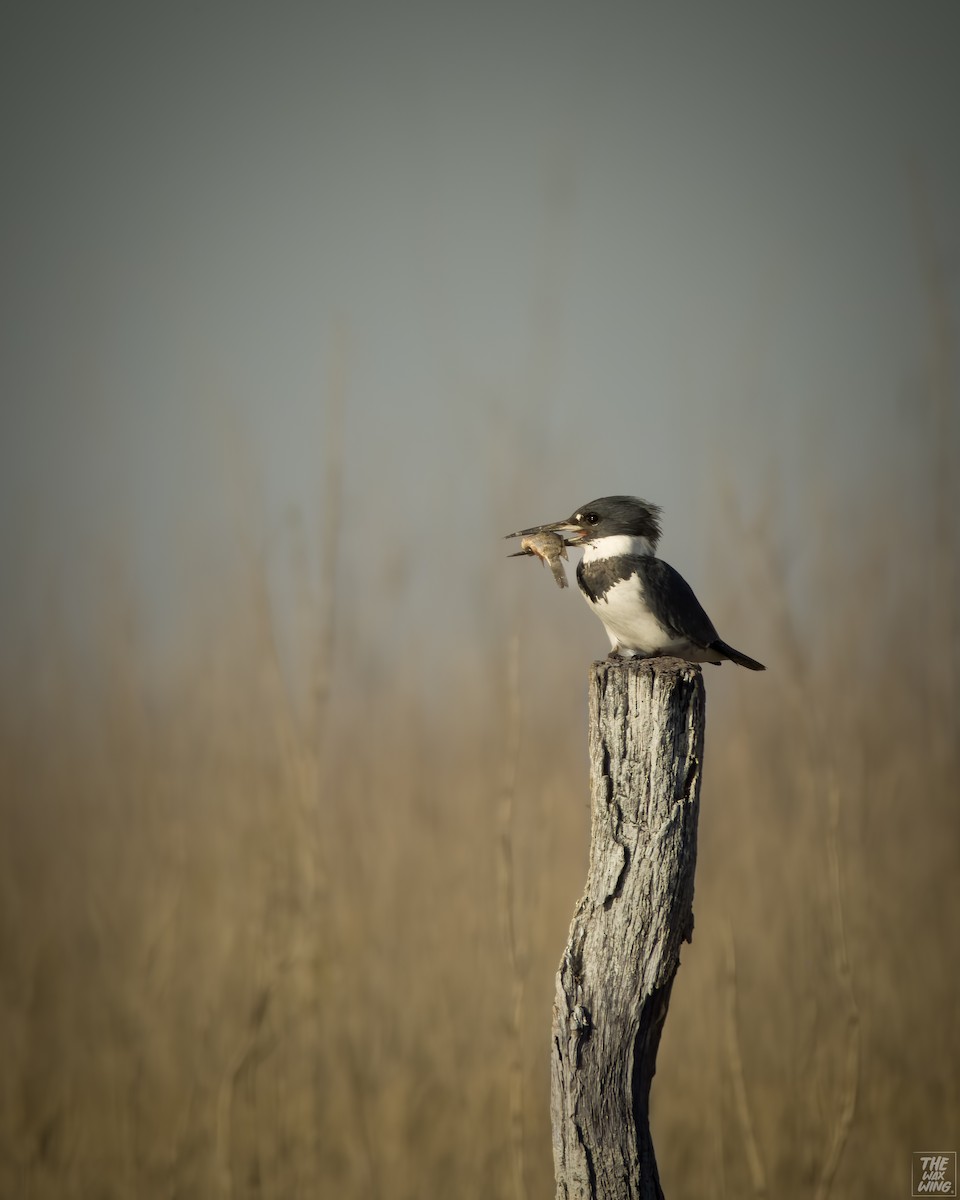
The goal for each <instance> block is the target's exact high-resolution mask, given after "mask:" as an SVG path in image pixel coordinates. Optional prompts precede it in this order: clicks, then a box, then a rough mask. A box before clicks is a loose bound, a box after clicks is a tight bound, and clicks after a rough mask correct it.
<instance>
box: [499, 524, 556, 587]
mask: <svg viewBox="0 0 960 1200" xmlns="http://www.w3.org/2000/svg"><path fill="white" fill-rule="evenodd" d="M507 537H520V534H518V533H508V534H507ZM569 545H570V542H568V541H566V540H565V539H564V538H563V537H561V535H560V534H559V533H530V534H527V535H526V536H525V537H520V549H519V550H518V551H517V553H516V554H511V555H510V558H522V557H523V555H525V554H532V555H533V556H534V557H536V558H539V559H540V561H541V562H544V563H546V564H547V566H548V567H549V568H550V570H551V571H552V572H553V577H554V579H555V580H556V581H557V587H562V588H565V587H567V586H568V585H567V575H566V572H565V571H564V569H563V563H562V562H561V561H560V560H561V558H566V557H567V546H569Z"/></svg>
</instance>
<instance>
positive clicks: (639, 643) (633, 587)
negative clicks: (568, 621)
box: [587, 575, 676, 654]
mask: <svg viewBox="0 0 960 1200" xmlns="http://www.w3.org/2000/svg"><path fill="white" fill-rule="evenodd" d="M587 603H588V604H589V605H590V607H591V608H592V609H593V611H594V612H595V613H596V614H597V616H598V617H599V618H600V620H601V621H602V622H603V625H604V628H605V629H606V631H607V636H608V637H609V638H610V644H611V645H612V646H613V647H614V648H616V647H617V646H620V647H622V648H623V649H624V650H634V651H636V652H637V653H638V654H656V653H657V652H665V651H669V650H670V649H671V648H672V646H673V643H674V642H675V640H676V639H675V638H674V636H673V634H671V633H670V632H669V631H668V630H666V629H665V628H664V627H663V626H662V625H661V624H660V622H659V621H658V620H657V618H656V617H655V616H654V615H653V613H652V612H651V611H650V606H649V605H648V604H647V599H646V596H645V595H644V592H643V584H642V582H641V580H640V576H639V575H631V576H630V578H629V579H623V580H621V581H620V582H619V583H615V584H614V585H613V587H612V588H610V590H609V591H608V592H606V593H605V594H604V596H603V598H602V599H600V600H591V599H589V597H588V598H587Z"/></svg>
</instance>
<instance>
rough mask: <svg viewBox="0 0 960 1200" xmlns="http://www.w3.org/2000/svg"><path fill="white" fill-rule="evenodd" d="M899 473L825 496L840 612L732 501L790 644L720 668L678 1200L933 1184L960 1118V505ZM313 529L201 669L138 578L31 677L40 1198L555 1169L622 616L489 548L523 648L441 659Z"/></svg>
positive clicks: (216, 604) (771, 622)
mask: <svg viewBox="0 0 960 1200" xmlns="http://www.w3.org/2000/svg"><path fill="white" fill-rule="evenodd" d="M888 483H889V481H878V485H877V490H876V494H875V497H874V499H873V502H872V503H869V504H867V505H865V511H867V512H869V514H870V519H869V521H867V522H866V523H865V524H864V527H863V529H862V531H861V533H862V536H861V538H860V539H859V540H858V541H855V542H852V543H851V542H844V543H843V545H842V547H840V549H841V550H842V553H840V551H839V550H838V549H837V548H836V547H835V546H833V545H832V544H831V538H830V536H829V532H828V531H829V525H830V517H829V506H828V505H826V504H825V501H824V497H823V496H820V497H819V499H818V501H817V502H816V504H815V503H814V500H813V498H811V513H813V511H814V509H815V508H816V507H817V505H820V506H823V507H822V516H817V517H816V519H815V525H816V528H817V529H818V530H822V531H825V532H824V534H823V536H818V547H819V549H818V552H817V555H816V556H815V557H816V561H815V563H814V566H815V575H812V576H811V578H810V579H809V580H807V581H806V583H807V585H808V590H809V592H810V594H812V595H814V596H816V597H818V598H819V603H820V607H819V609H818V610H817V611H815V612H814V611H811V610H809V609H806V608H805V603H804V602H800V601H798V600H796V599H795V598H794V599H791V594H790V592H789V591H788V590H787V589H786V587H785V584H784V578H785V576H786V574H787V573H788V566H787V564H786V562H785V561H783V560H782V559H781V553H782V550H781V548H780V546H779V543H778V523H777V517H776V506H775V505H771V506H769V507H768V508H767V510H766V515H765V516H764V517H761V518H758V519H755V520H754V521H753V522H752V524H751V525H749V526H747V525H745V524H744V523H743V521H742V519H740V518H737V517H736V515H735V502H734V501H733V500H731V501H730V502H729V503H728V504H726V505H725V506H724V505H722V504H721V505H720V506H718V508H719V509H724V518H723V520H722V521H719V519H718V518H716V519H718V524H720V525H722V530H723V536H721V535H720V534H718V539H717V542H716V546H717V563H716V564H715V565H714V567H713V568H712V570H711V571H710V572H709V575H710V577H711V579H712V581H713V585H714V586H713V587H712V589H711V591H710V595H709V597H708V598H709V599H710V600H711V603H710V607H711V608H712V609H713V611H714V615H715V616H716V619H717V623H718V625H719V627H720V628H721V630H722V631H723V632H724V634H725V636H728V637H730V638H731V639H732V640H733V641H734V642H735V643H736V644H737V645H742V646H743V647H744V649H746V650H747V651H748V652H750V653H752V654H757V655H759V656H760V657H761V658H763V659H765V660H766V662H767V664H768V671H767V673H766V675H764V676H762V677H756V676H748V675H747V674H746V673H743V672H737V671H736V670H734V669H732V668H729V667H728V668H724V669H722V670H709V673H708V675H707V686H708V729H707V761H706V767H705V774H704V781H703V803H702V817H701V846H700V859H699V869H698V879H697V893H696V903H695V914H696V932H695V936H694V941H693V944H692V945H691V946H690V947H688V948H687V949H686V950H685V953H684V958H683V963H682V967H681V972H680V975H679V976H678V981H677V985H676V987H675V989H674V995H673V1002H672V1006H671V1010H670V1014H669V1018H668V1022H667V1026H666V1030H665V1035H664V1040H663V1045H662V1049H661V1054H660V1063H659V1070H658V1074H657V1078H656V1079H655V1081H654V1087H653V1119H654V1133H655V1144H656V1146H657V1152H658V1157H659V1160H660V1166H661V1175H662V1179H663V1183H664V1188H665V1191H666V1193H667V1194H668V1195H672V1196H693V1195H697V1196H705V1197H732V1196H750V1195H757V1196H764V1195H778V1196H783V1197H808V1196H825V1195H828V1194H831V1195H834V1196H850V1197H853V1196H868V1195H870V1196H878V1195H893V1196H897V1195H902V1194H907V1193H906V1188H907V1187H908V1180H909V1175H908V1172H909V1165H910V1153H911V1151H912V1150H914V1149H922V1148H931V1147H932V1148H948V1149H949V1148H952V1147H953V1146H954V1144H955V1140H956V1133H957V1130H958V1128H960V1119H958V1118H960V1095H958V1080H957V1071H956V1066H957V1063H958V1062H960V1015H958V1014H960V972H958V969H957V960H956V947H957V945H958V944H960V917H958V913H960V907H958V899H960V896H958V883H960V836H958V835H960V817H958V806H957V798H958V795H960V737H958V711H957V673H956V664H957V655H956V649H957V608H956V604H955V597H956V592H955V590H954V588H955V582H956V578H957V576H956V556H955V540H954V539H955V534H954V533H953V532H951V533H950V535H949V541H947V542H944V541H942V540H941V541H939V542H938V541H937V540H936V537H937V536H940V537H942V530H941V531H940V532H939V533H937V532H936V525H935V522H933V521H930V522H927V523H926V524H925V525H923V526H921V527H920V528H913V529H902V528H900V527H899V526H898V513H897V511H896V510H895V508H894V507H892V506H891V504H890V503H889V498H888V497H889V492H888ZM948 486H952V485H948ZM638 490H639V489H638ZM932 494H933V493H931V495H932ZM575 502H577V501H575ZM508 507H509V506H508ZM514 511H515V519H513V520H512V522H509V521H508V522H507V523H506V525H505V527H507V528H509V527H510V525H511V523H512V525H517V524H518V523H520V524H522V523H523V522H524V521H525V520H526V519H527V517H528V516H529V518H530V519H539V518H540V517H541V516H549V515H550V514H541V513H539V512H528V511H527V510H526V509H516V510H514ZM667 520H668V521H669V513H668V514H667ZM252 524H254V525H255V522H253V523H252ZM347 524H348V522H347ZM503 525H504V522H503V521H501V522H500V524H498V525H496V526H493V527H491V530H490V537H491V543H493V542H494V540H495V538H496V536H497V535H498V534H500V533H501V532H502V529H501V526H503ZM953 528H954V527H953V526H951V529H953ZM453 538H454V535H453V533H451V539H453ZM302 539H303V535H302V533H301V532H299V531H298V528H297V527H293V528H291V529H290V530H288V531H287V535H286V541H285V546H286V549H285V559H284V560H285V561H287V562H288V564H289V575H290V581H289V587H288V588H287V589H286V591H285V593H284V594H285V595H286V596H287V598H288V599H289V598H290V597H294V598H295V600H296V603H295V604H294V605H293V607H294V609H295V611H296V613H297V614H298V621H299V623H297V622H292V621H291V620H289V619H288V620H287V621H286V622H283V623H278V620H277V612H276V609H277V605H278V601H277V600H276V598H275V597H273V598H272V597H271V588H270V583H269V572H268V570H267V567H266V564H265V561H264V558H263V555H262V554H261V553H260V552H259V550H258V549H257V544H256V539H255V538H254V539H252V540H251V539H249V538H247V539H242V538H241V539H239V541H241V542H243V541H244V540H245V544H246V546H247V549H246V551H245V552H244V554H243V555H239V556H238V560H237V561H238V562H239V563H240V566H239V567H238V569H237V570H236V572H235V573H234V574H233V575H231V576H229V577H227V578H226V579H225V582H224V587H223V591H222V593H219V594H217V595H215V596H209V595H208V596H207V597H206V599H205V600H204V602H203V603H199V602H198V604H197V605H196V606H195V608H194V610H193V612H194V617H195V624H194V625H193V626H190V625H189V624H186V625H185V626H184V628H183V629H182V630H181V631H180V634H179V637H178V641H177V650H178V652H177V654H176V655H171V656H170V657H169V659H168V663H167V671H166V681H165V682H164V683H163V684H162V685H159V684H158V683H157V681H156V679H155V678H151V677H150V674H149V672H148V671H147V670H146V668H145V666H144V663H145V661H146V656H145V649H144V646H143V644H142V642H141V633H140V632H138V629H139V625H138V621H139V618H138V614H137V606H136V602H135V600H134V599H132V597H131V595H130V593H129V589H128V588H127V587H126V586H125V585H124V582H123V577H122V572H118V573H117V574H116V576H115V577H114V578H112V579H109V580H108V579H106V577H105V579H104V596H103V607H102V631H101V632H102V636H101V639H100V642H99V644H98V645H97V646H96V649H95V652H94V653H93V655H92V656H91V655H87V656H84V655H81V654H80V653H78V652H77V648H76V647H75V646H74V645H73V644H72V642H71V639H70V636H69V633H68V632H67V631H66V630H65V629H64V627H63V626H62V625H60V626H59V627H58V625H57V622H56V621H55V620H53V619H51V621H50V623H49V624H47V625H46V626H45V627H44V631H45V637H44V638H43V640H42V642H41V641H39V640H38V641H36V642H35V643H34V644H32V645H30V646H24V647H22V648H21V653H20V658H19V661H18V664H17V666H16V669H15V670H14V671H12V672H11V673H9V674H8V675H7V676H6V678H5V686H4V688H3V692H2V700H0V702H2V720H0V738H2V742H0V764H2V765H0V770H2V780H0V791H2V812H0V817H2V823H3V829H4V837H3V841H2V849H0V889H2V900H0V922H2V923H0V981H2V982H0V1004H2V1019H0V1030H2V1032H0V1037H2V1061H3V1063H4V1070H3V1072H2V1076H0V1194H2V1195H3V1196H11V1197H13V1196H23V1197H27V1196H29V1197H38V1198H44V1197H84V1198H86V1197H104V1198H107V1197H129V1196H137V1197H144V1198H150V1197H174V1196H176V1197H198V1198H199V1197H213V1196H224V1197H227V1196H230V1197H233V1196H242V1197H261V1196H262V1197H294V1196H304V1197H306V1196H320V1195H323V1196H333V1195H336V1196H341V1197H358V1198H359V1197H364V1198H367V1197H411V1198H412V1197H424V1196H433V1197H441V1196H442V1197H447V1196H457V1197H460V1196H463V1197H470V1196H476V1197H481V1196H482V1197H493V1196H497V1197H528V1196H529V1197H534V1196H544V1195H549V1194H551V1192H552V1161H551V1155H550V1135H549V1122H548V1072H547V1068H548V1058H547V1052H548V1044H549V1028H550V1006H551V1002H552V990H553V973H554V971H555V968H556V965H557V962H558V960H559V956H560V952H561V949H562V946H563V943H564V939H565V936H566V929H567V923H568V921H569V918H570V916H571V914H572V911H573V906H574V904H575V901H576V899H577V897H578V895H579V891H580V888H581V886H582V883H583V880H584V877H585V868H586V855H587V849H588V844H587V837H588V796H587V790H586V788H587V784H586V776H587V769H586V767H587V764H586V731H585V724H584V700H585V696H584V693H585V671H584V668H585V665H586V663H587V661H588V658H589V651H588V650H587V647H588V646H590V645H592V643H590V642H589V641H588V636H587V633H586V631H587V630H589V632H590V633H596V632H598V630H599V627H598V628H597V630H594V629H593V627H592V625H590V623H589V620H590V619H589V615H588V614H586V612H585V610H584V611H583V613H581V612H580V611H579V609H580V607H582V606H580V605H579V601H578V599H577V597H576V596H575V593H571V592H567V593H560V592H559V591H557V589H555V587H554V585H553V582H552V580H551V579H550V578H549V575H548V574H546V573H541V572H539V571H536V570H534V569H533V567H532V566H528V565H527V561H526V560H517V561H513V562H508V561H501V560H500V558H499V557H497V558H496V559H495V560H494V559H490V560H488V559H487V558H486V557H484V559H483V562H482V567H483V570H487V569H488V568H489V570H490V571H491V572H492V582H491V584H490V591H489V597H488V598H489V601H490V613H489V614H488V620H489V629H488V635H487V638H486V641H485V642H484V643H483V644H482V645H479V646H472V647H470V648H469V652H467V650H466V649H465V651H464V653H463V654H462V655H461V656H454V657H452V658H450V659H448V660H446V661H443V662H440V663H436V664H434V665H433V666H432V667H431V669H430V671H429V673H428V674H427V675H426V677H424V676H423V675H422V674H421V673H420V672H419V669H418V665H417V661H416V660H417V650H416V648H415V647H400V648H399V649H398V650H397V653H396V655H395V657H393V658H391V659H389V660H377V659H376V658H374V659H364V657H363V655H362V653H358V654H357V655H354V653H353V650H352V647H355V646H357V647H362V642H363V629H364V628H365V626H366V624H367V623H368V622H370V621H373V620H375V617H376V602H375V600H374V597H373V596H370V595H368V596H367V597H366V599H365V600H360V601H359V602H357V601H356V599H355V598H354V602H353V603H351V604H345V603H343V602H342V600H337V599H336V597H335V594H334V593H333V592H331V591H330V590H329V589H327V590H326V591H324V590H323V589H322V588H321V590H320V592H319V593H316V592H314V591H313V590H312V589H311V586H310V583H309V581H308V580H307V579H306V577H305V574H304V572H303V571H302V569H301V567H302V563H303V561H304V556H305V547H304V545H303V540H302ZM891 546H893V547H896V553H895V554H891V553H890V548H891ZM502 548H503V546H502V543H501V544H499V545H494V549H493V553H494V555H499V554H500V552H501V549H502ZM326 549H327V551H329V550H330V549H331V547H329V546H327V547H326ZM411 553H412V554H414V557H415V556H416V552H415V551H414V550H411ZM472 553H473V551H472V548H471V550H470V554H471V555H472ZM468 557H469V556H468ZM453 561H454V562H456V563H457V564H458V567H459V566H461V565H462V566H463V569H468V568H467V566H466V562H467V559H466V558H465V559H464V560H463V561H462V562H461V559H460V558H459V557H456V558H454V559H453ZM298 564H300V565H299V566H298ZM504 580H506V581H507V582H506V584H504V582H503V581H504ZM800 583H801V584H802V583H803V581H800ZM504 587H506V589H507V590H506V591H504ZM945 589H947V590H946V591H945ZM700 590H701V592H703V591H704V590H705V589H703V588H701V589H700ZM803 592H804V589H803V587H802V586H801V587H800V588H799V589H798V594H803ZM389 594H390V592H389V578H388V579H387V582H386V584H385V590H384V592H382V593H381V595H385V596H389ZM571 597H572V600H571ZM568 601H569V603H568ZM203 614H206V616H204V615H203ZM568 614H569V619H570V620H571V621H577V622H579V623H578V624H576V626H575V630H576V636H575V637H574V636H572V635H571V633H570V629H572V628H574V626H571V627H570V628H568V627H567V626H566V625H564V624H563V621H564V620H566V619H567V616H568ZM288 615H289V614H288ZM281 626H282V627H283V628H286V629H287V630H288V636H287V641H289V642H290V643H291V644H292V646H293V648H294V649H293V653H291V652H290V650H289V648H288V649H284V636H282V635H281ZM291 628H293V629H295V633H294V634H293V635H292V636H289V630H290V629H291ZM812 631H814V632H812ZM558 634H559V635H560V636H561V637H562V643H561V642H559V641H558ZM597 641H599V637H598V638H597ZM596 648H597V651H599V650H600V646H599V645H597V647H596ZM171 662H172V663H175V664H176V665H170V663H171ZM905 1181H906V1182H905Z"/></svg>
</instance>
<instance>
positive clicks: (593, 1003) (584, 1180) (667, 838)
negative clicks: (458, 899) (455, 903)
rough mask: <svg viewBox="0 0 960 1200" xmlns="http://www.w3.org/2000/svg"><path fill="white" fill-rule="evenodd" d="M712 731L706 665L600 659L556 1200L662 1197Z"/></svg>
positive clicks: (561, 1088)
mask: <svg viewBox="0 0 960 1200" xmlns="http://www.w3.org/2000/svg"><path fill="white" fill-rule="evenodd" d="M703 732H704V689H703V678H702V675H701V671H700V668H699V667H698V666H696V665H694V664H692V663H688V662H683V661H681V660H680V659H675V658H659V659H651V660H640V659H633V660H624V661H623V662H612V661H608V662H597V663H594V664H593V667H592V668H591V673H590V791H591V800H592V809H593V816H592V822H591V825H592V828H591V844H590V867H589V872H588V875H587V886H586V891H585V892H584V894H583V899H582V900H581V901H580V903H579V904H578V905H577V910H576V912H575V913H574V917H573V923H572V924H571V926H570V938H569V941H568V942H567V947H566V950H565V951H564V954H563V958H562V960H561V963H560V969H559V971H558V972H557V991H556V999H555V1001H554V1009H553V1065H552V1070H551V1106H550V1107H551V1119H552V1122H553V1158H554V1167H555V1170H556V1177H557V1197H558V1200H574V1198H577V1200H579V1198H581V1197H583V1198H589V1200H657V1198H659V1200H662V1197H663V1193H662V1191H661V1190H660V1180H659V1177H658V1175H657V1164H656V1159H655V1157H654V1153H653V1143H652V1141H651V1139H650V1129H649V1123H648V1113H649V1098H650V1083H651V1081H652V1079H653V1075H654V1071H655V1070H656V1058H657V1048H658V1046H659V1044H660V1032H661V1029H662V1027H663V1022H664V1019H665V1017H666V1015H667V1006H668V1004H669V1002H670V988H671V986H672V984H673V978H674V975H675V974H676V971H677V967H678V966H679V963H680V944H681V942H683V941H689V940H690V938H691V937H692V934H693V875H694V868H695V866H696V858H697V818H698V815H699V807H700V766H701V760H702V757H703Z"/></svg>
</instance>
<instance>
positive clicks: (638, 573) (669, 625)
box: [507, 496, 765, 671]
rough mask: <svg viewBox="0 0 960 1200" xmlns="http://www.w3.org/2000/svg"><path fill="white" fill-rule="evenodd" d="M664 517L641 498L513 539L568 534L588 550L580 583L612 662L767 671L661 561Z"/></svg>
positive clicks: (615, 499)
mask: <svg viewBox="0 0 960 1200" xmlns="http://www.w3.org/2000/svg"><path fill="white" fill-rule="evenodd" d="M659 514H660V509H659V508H658V507H657V505H655V504H649V503H648V502H647V501H645V500H640V499H638V498H637V497H636V496H605V497H603V498H602V499H600V500H594V501H592V502H591V503H590V504H585V505H584V506H583V507H582V508H579V509H577V511H576V512H575V513H574V514H573V516H572V517H570V518H569V519H568V520H566V521H554V522H553V523H552V524H549V525H538V526H536V527H535V528H534V529H523V530H521V531H520V532H519V533H512V534H508V535H507V536H508V537H520V536H529V535H531V534H536V533H544V532H558V533H569V534H570V535H571V536H570V537H568V539H567V544H568V545H570V546H574V545H576V546H583V549H584V554H583V559H582V560H581V562H580V564H579V566H578V567H577V583H578V585H579V587H580V591H581V592H582V593H583V597H584V599H585V600H586V602H587V604H588V605H589V606H590V608H591V609H592V610H593V612H594V613H596V615H597V616H598V617H599V618H600V620H601V621H602V622H603V625H604V628H605V629H606V631H607V636H608V637H609V639H610V645H611V647H612V649H611V651H610V657H611V658H613V657H626V658H635V657H637V658H655V657H658V656H660V655H668V654H669V655H674V656H676V657H677V658H685V659H687V660H688V661H690V662H711V663H720V662H723V661H724V660H725V659H729V660H730V661H731V662H735V663H739V665H740V666H742V667H748V668H749V669H750V670H751V671H763V670H765V667H764V666H763V664H762V663H759V662H757V661H756V659H753V658H750V657H749V656H748V655H746V654H742V653H741V652H740V651H739V650H735V649H734V648H733V647H732V646H729V645H727V643H726V642H724V641H723V640H722V639H721V638H720V636H719V634H718V633H717V631H716V629H715V628H714V625H713V622H712V621H711V620H710V618H709V617H708V616H707V614H706V613H705V612H704V610H703V607H702V605H701V604H700V601H699V600H698V599H697V597H696V596H695V595H694V593H693V589H692V588H691V587H690V585H689V584H688V583H687V581H686V580H685V579H684V578H683V576H682V575H680V573H679V572H678V571H675V570H674V569H673V567H671V566H670V564H669V563H665V562H664V561H663V560H662V559H659V558H657V557H656V550H657V544H658V542H659V541H660V520H659Z"/></svg>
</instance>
